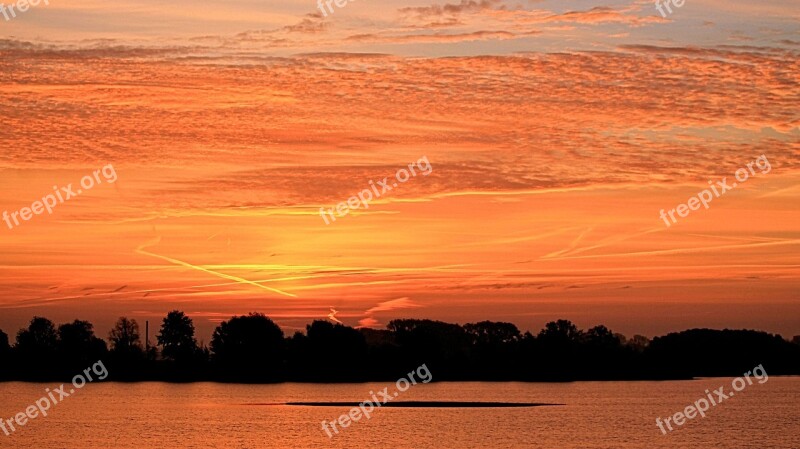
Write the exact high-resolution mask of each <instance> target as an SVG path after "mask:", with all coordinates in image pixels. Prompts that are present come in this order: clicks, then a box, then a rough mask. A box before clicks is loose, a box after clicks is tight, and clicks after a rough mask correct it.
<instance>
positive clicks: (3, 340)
mask: <svg viewBox="0 0 800 449" xmlns="http://www.w3.org/2000/svg"><path fill="white" fill-rule="evenodd" d="M9 351H11V346H9V345H8V334H7V333H5V332H3V330H2V329H0V357H3V356H5V355H7V354H8V352H9Z"/></svg>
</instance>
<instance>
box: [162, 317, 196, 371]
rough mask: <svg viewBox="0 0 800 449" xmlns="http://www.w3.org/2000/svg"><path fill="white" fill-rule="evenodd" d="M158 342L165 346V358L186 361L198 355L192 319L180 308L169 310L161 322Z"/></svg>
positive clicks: (163, 353) (163, 352)
mask: <svg viewBox="0 0 800 449" xmlns="http://www.w3.org/2000/svg"><path fill="white" fill-rule="evenodd" d="M157 338H158V344H159V345H161V346H162V347H163V350H162V351H161V354H162V355H163V356H164V358H167V359H170V360H175V361H178V362H185V361H190V360H193V359H194V358H195V357H197V356H198V348H197V340H196V339H195V337H194V323H193V322H192V319H191V318H189V317H188V316H186V314H185V313H183V312H181V311H179V310H173V311H172V312H169V313H168V314H167V316H166V317H165V318H164V322H163V323H162V324H161V333H159V334H158V336H157Z"/></svg>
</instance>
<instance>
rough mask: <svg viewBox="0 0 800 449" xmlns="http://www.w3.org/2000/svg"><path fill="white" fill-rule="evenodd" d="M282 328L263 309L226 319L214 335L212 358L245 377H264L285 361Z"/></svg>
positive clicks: (276, 369) (219, 364) (272, 372)
mask: <svg viewBox="0 0 800 449" xmlns="http://www.w3.org/2000/svg"><path fill="white" fill-rule="evenodd" d="M283 348H284V341H283V331H282V330H281V328H280V327H278V325H276V324H275V323H274V322H272V320H270V319H269V318H267V317H266V316H264V315H263V314H260V313H251V314H249V315H246V316H238V317H233V318H231V319H230V320H229V321H223V322H222V323H221V324H220V325H219V326H218V327H217V328H216V329H215V330H214V335H213V337H212V338H211V352H212V353H213V360H214V361H215V362H216V363H217V364H218V366H219V367H220V368H221V367H228V368H231V367H233V368H234V369H233V370H230V371H235V372H236V374H238V375H241V376H242V377H256V378H264V376H271V375H274V374H275V373H276V372H278V371H279V370H280V368H281V366H282V364H283Z"/></svg>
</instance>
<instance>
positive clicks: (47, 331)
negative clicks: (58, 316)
mask: <svg viewBox="0 0 800 449" xmlns="http://www.w3.org/2000/svg"><path fill="white" fill-rule="evenodd" d="M57 345H58V334H57V333H56V327H55V325H54V324H53V322H52V321H50V320H48V319H47V318H42V317H34V318H33V319H32V320H31V322H30V324H29V325H28V328H27V329H20V331H19V332H18V333H17V345H16V348H17V349H18V350H19V351H20V352H21V353H24V354H28V355H30V356H32V357H36V358H40V359H41V358H46V357H52V356H53V355H54V354H55V352H56V349H57Z"/></svg>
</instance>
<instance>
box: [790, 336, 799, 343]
mask: <svg viewBox="0 0 800 449" xmlns="http://www.w3.org/2000/svg"><path fill="white" fill-rule="evenodd" d="M792 343H794V344H796V345H800V335H795V336H794V338H793V339H792Z"/></svg>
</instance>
